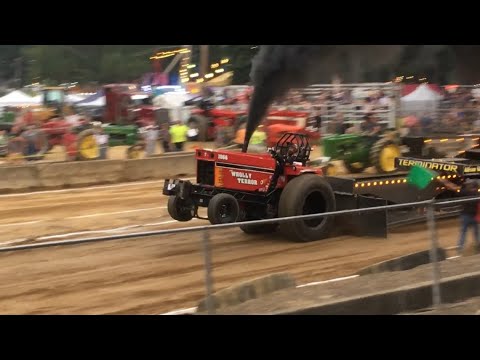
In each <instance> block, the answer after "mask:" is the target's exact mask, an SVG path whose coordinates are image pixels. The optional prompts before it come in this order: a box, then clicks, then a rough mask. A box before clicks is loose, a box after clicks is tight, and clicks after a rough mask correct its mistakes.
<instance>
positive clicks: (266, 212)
mask: <svg viewBox="0 0 480 360" xmlns="http://www.w3.org/2000/svg"><path fill="white" fill-rule="evenodd" d="M310 151H311V148H310V145H309V143H308V139H307V136H306V135H304V134H293V133H286V134H284V135H283V136H282V137H281V139H280V140H279V141H278V143H277V145H276V146H275V148H273V149H271V150H270V153H269V154H268V153H265V154H251V153H241V152H235V151H226V150H217V151H211V150H204V149H201V150H197V152H196V159H197V184H192V183H191V182H189V181H183V180H166V181H165V184H164V189H163V194H164V195H168V196H170V198H169V201H168V212H169V214H170V216H171V217H172V218H173V219H175V220H178V221H189V220H191V219H192V218H194V217H197V218H200V217H199V215H198V208H199V207H200V206H202V207H207V208H208V220H209V221H210V223H211V224H223V223H232V222H237V221H251V220H257V219H273V218H277V217H289V216H295V215H303V214H314V213H322V212H328V211H334V210H335V209H336V200H335V194H334V191H333V190H332V187H331V186H330V185H329V183H328V182H327V181H326V179H325V178H324V177H323V176H322V175H323V171H322V169H321V168H310V167H308V166H307V163H308V161H309V156H310ZM332 225H333V218H330V217H327V218H318V219H313V220H306V221H289V222H282V223H280V224H278V225H277V224H273V225H261V226H259V225H248V224H246V225H242V226H241V229H242V230H243V231H244V232H245V233H248V234H255V233H265V232H273V231H275V230H276V229H277V228H279V230H280V231H281V232H282V233H283V234H285V235H286V236H287V237H289V238H290V239H292V240H294V241H301V242H305V241H312V240H318V239H321V238H324V237H326V236H327V235H328V234H329V232H330V230H331V228H332Z"/></svg>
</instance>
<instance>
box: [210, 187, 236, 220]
mask: <svg viewBox="0 0 480 360" xmlns="http://www.w3.org/2000/svg"><path fill="white" fill-rule="evenodd" d="M207 213H208V220H210V223H211V224H212V225H215V224H229V223H234V222H236V221H237V219H238V217H239V215H240V206H239V205H238V201H237V199H235V197H233V196H232V195H230V194H217V195H215V196H214V197H213V198H212V199H211V200H210V202H209V204H208V210H207Z"/></svg>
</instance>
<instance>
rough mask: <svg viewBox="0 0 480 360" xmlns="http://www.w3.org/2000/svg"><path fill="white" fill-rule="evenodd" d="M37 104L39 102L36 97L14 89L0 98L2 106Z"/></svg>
mask: <svg viewBox="0 0 480 360" xmlns="http://www.w3.org/2000/svg"><path fill="white" fill-rule="evenodd" d="M36 104H37V102H36V101H35V100H34V98H32V97H31V96H28V95H27V94H25V93H23V92H22V91H20V90H15V91H12V92H11V93H10V94H7V95H5V96H3V97H1V98H0V106H27V105H36Z"/></svg>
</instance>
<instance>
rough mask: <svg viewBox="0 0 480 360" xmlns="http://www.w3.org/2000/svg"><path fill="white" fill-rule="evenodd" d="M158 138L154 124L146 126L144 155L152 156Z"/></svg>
mask: <svg viewBox="0 0 480 360" xmlns="http://www.w3.org/2000/svg"><path fill="white" fill-rule="evenodd" d="M157 140H158V130H157V128H156V127H155V126H153V125H150V126H148V127H147V132H146V134H145V142H146V146H145V155H146V156H152V155H155V148H156V146H157Z"/></svg>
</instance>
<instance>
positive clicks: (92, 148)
mask: <svg viewBox="0 0 480 360" xmlns="http://www.w3.org/2000/svg"><path fill="white" fill-rule="evenodd" d="M99 150H100V149H99V146H98V144H97V140H96V138H95V130H93V129H87V130H83V131H82V132H80V133H79V134H78V138H77V158H78V160H81V161H87V160H97V159H98V158H99V157H100V151H99Z"/></svg>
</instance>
